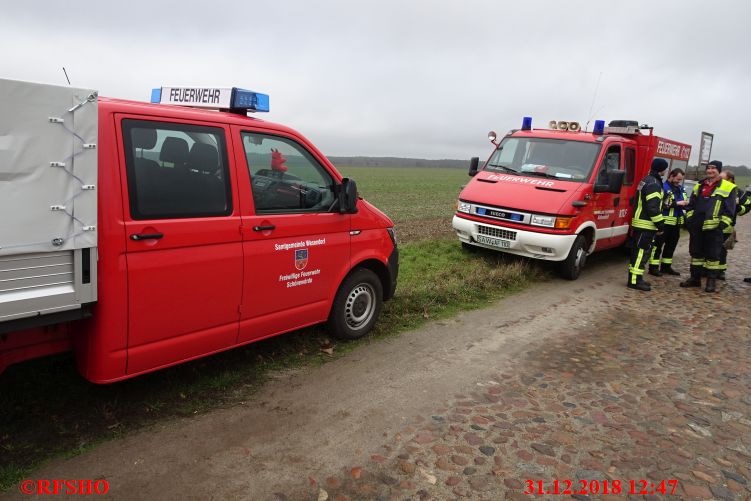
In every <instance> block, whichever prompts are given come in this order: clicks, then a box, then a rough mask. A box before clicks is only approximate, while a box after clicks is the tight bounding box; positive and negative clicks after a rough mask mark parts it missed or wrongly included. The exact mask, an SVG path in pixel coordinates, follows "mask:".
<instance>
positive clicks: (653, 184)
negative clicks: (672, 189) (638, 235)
mask: <svg viewBox="0 0 751 501" xmlns="http://www.w3.org/2000/svg"><path fill="white" fill-rule="evenodd" d="M662 195H663V192H662V179H661V178H660V176H659V174H650V175H648V176H647V177H645V178H644V179H642V180H641V182H640V183H639V187H638V188H637V192H636V209H635V210H634V218H633V219H632V220H631V226H633V227H634V228H638V229H640V230H652V231H657V230H659V229H661V228H662V225H663V224H664V219H665V217H664V216H663V215H662Z"/></svg>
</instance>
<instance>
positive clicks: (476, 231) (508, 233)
mask: <svg viewBox="0 0 751 501" xmlns="http://www.w3.org/2000/svg"><path fill="white" fill-rule="evenodd" d="M451 226H453V228H454V230H455V231H456V236H457V237H459V240H461V241H462V242H464V243H467V244H470V245H476V246H477V247H483V248H485V249H492V250H496V251H501V252H508V253H510V254H516V255H518V256H524V257H531V258H534V259H544V260H546V261H563V260H564V259H566V257H567V256H568V253H569V251H570V250H571V246H572V245H573V244H574V240H576V235H551V234H549V233H538V232H535V231H526V230H518V229H516V228H508V227H505V226H502V225H496V224H485V223H478V222H476V221H471V220H469V219H464V218H461V217H459V216H456V215H455V216H454V219H453V221H452V222H451Z"/></svg>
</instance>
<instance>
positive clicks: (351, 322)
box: [328, 268, 383, 339]
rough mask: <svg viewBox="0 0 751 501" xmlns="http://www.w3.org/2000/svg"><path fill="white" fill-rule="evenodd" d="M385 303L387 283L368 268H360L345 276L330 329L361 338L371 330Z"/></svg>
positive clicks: (340, 333) (332, 310) (336, 334)
mask: <svg viewBox="0 0 751 501" xmlns="http://www.w3.org/2000/svg"><path fill="white" fill-rule="evenodd" d="M382 307H383V285H382V284H381V280H380V279H379V278H378V276H377V275H376V274H375V273H373V272H372V271H370V270H368V269H366V268H357V269H356V270H354V271H353V272H352V273H350V274H349V275H348V276H347V278H345V279H344V281H343V282H342V285H341V286H339V290H338V291H337V293H336V297H335V298H334V304H333V305H332V307H331V314H330V315H329V321H328V325H329V330H330V331H331V333H332V334H333V335H334V336H335V337H337V338H339V339H358V338H361V337H362V336H364V335H365V334H367V333H368V332H370V330H371V329H372V328H373V325H375V323H376V320H378V315H380V313H381V308H382Z"/></svg>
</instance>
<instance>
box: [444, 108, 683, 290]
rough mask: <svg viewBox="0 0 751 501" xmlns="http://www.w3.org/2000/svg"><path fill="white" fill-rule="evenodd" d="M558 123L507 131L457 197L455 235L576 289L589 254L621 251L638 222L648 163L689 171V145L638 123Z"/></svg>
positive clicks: (525, 122)
mask: <svg viewBox="0 0 751 501" xmlns="http://www.w3.org/2000/svg"><path fill="white" fill-rule="evenodd" d="M609 125H610V126H609V127H605V124H604V122H603V121H601V120H598V121H597V122H595V127H594V130H593V131H592V132H585V131H581V130H580V127H579V124H578V123H576V122H563V121H554V122H550V126H549V128H547V129H533V128H532V119H531V118H530V117H525V118H524V120H523V123H522V128H521V130H512V131H510V132H509V133H508V134H507V135H506V136H505V137H504V138H503V139H502V140H501V141H500V143H499V142H497V141H496V135H495V133H494V132H491V133H490V134H489V137H490V140H491V141H492V142H493V144H494V145H495V149H494V151H493V153H492V154H491V156H490V158H489V159H488V161H487V162H486V163H485V165H484V166H483V167H482V169H480V170H478V163H479V162H478V159H477V158H473V159H472V162H471V164H470V171H469V175H470V176H473V179H472V180H471V181H470V182H469V183H468V184H467V185H466V186H465V187H464V189H463V190H462V192H461V194H460V195H459V202H458V206H457V211H456V214H455V215H454V218H453V223H452V224H453V227H454V230H455V231H456V234H457V236H458V237H459V240H460V241H461V242H462V245H465V246H478V247H484V248H487V249H493V250H497V251H502V252H508V253H512V254H517V255H520V256H526V257H530V258H535V259H544V260H548V261H557V262H559V263H560V265H559V266H560V271H561V274H562V275H563V276H564V277H566V278H568V279H571V280H574V279H576V278H577V277H578V276H579V273H580V272H581V269H582V267H583V266H584V263H585V261H586V258H587V255H588V254H591V253H592V252H595V251H599V250H603V249H609V248H612V247H617V246H619V245H622V244H623V243H624V242H625V241H626V239H627V237H628V232H629V225H630V222H631V217H632V215H633V208H632V203H631V202H632V199H633V197H634V195H635V193H636V188H637V185H638V184H639V181H640V180H641V179H642V178H643V177H644V176H646V175H647V173H648V172H649V167H650V164H651V163H652V159H653V158H655V157H661V158H664V159H665V160H667V161H668V164H669V165H670V168H671V169H672V168H675V167H681V168H682V169H683V170H684V171H685V169H686V165H687V163H688V158H689V155H690V154H691V146H689V145H687V144H683V143H678V142H676V141H670V140H667V139H665V138H661V137H658V136H655V135H653V134H652V128H651V127H647V126H644V125H642V126H639V125H638V123H637V122H632V121H613V122H611V123H610V124H609Z"/></svg>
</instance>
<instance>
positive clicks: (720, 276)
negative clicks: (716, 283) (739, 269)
mask: <svg viewBox="0 0 751 501" xmlns="http://www.w3.org/2000/svg"><path fill="white" fill-rule="evenodd" d="M717 280H725V272H724V271H721V272H720V274H719V275H717Z"/></svg>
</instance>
